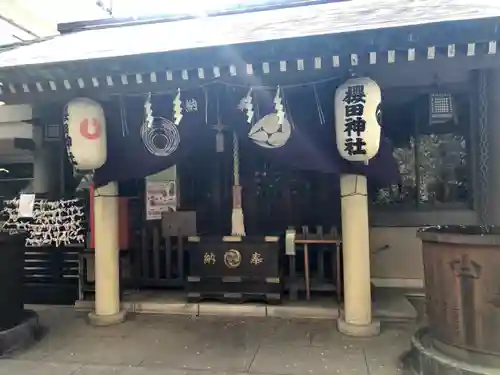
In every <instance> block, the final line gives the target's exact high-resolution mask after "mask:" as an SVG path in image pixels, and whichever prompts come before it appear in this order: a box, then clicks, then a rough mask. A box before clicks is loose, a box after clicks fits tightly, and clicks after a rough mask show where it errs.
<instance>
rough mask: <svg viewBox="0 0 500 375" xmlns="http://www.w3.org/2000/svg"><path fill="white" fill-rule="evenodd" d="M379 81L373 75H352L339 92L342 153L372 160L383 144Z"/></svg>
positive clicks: (337, 129) (337, 118)
mask: <svg viewBox="0 0 500 375" xmlns="http://www.w3.org/2000/svg"><path fill="white" fill-rule="evenodd" d="M381 100H382V94H381V90H380V87H379V85H378V84H377V83H376V82H375V81H373V80H372V79H370V78H367V77H362V78H351V79H349V80H348V81H347V82H345V83H344V84H343V85H341V86H340V87H339V88H338V89H337V91H336V93H335V132H336V138H337V148H338V150H339V153H340V155H341V156H342V157H343V158H344V159H346V160H348V161H351V162H368V161H369V160H370V159H372V158H373V157H374V156H375V155H376V154H377V152H378V149H379V147H380V131H381V129H380V117H381V111H380V103H381Z"/></svg>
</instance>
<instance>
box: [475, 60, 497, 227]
mask: <svg viewBox="0 0 500 375" xmlns="http://www.w3.org/2000/svg"><path fill="white" fill-rule="evenodd" d="M481 73H482V74H485V76H483V77H481V76H480V77H479V79H484V80H485V81H486V82H484V83H483V84H484V85H485V87H486V92H487V103H486V108H484V107H483V108H481V103H479V111H481V110H483V111H485V112H486V115H487V117H486V122H487V131H486V132H487V134H486V137H487V138H486V140H485V141H484V142H483V144H481V134H480V135H479V138H480V140H479V145H478V147H479V155H480V159H481V157H482V158H483V159H484V160H483V161H482V162H483V163H487V180H488V185H487V187H486V192H484V193H486V194H487V199H486V200H485V201H484V203H483V204H484V205H486V207H485V211H486V223H487V224H493V225H500V147H499V145H500V69H494V70H491V71H488V72H481ZM480 84H481V83H480ZM483 116H484V115H483ZM479 117H481V112H480V116H479ZM480 121H481V119H480ZM472 125H473V126H474V125H476V124H472ZM484 143H487V144H486V146H485V145H484ZM483 149H485V150H486V155H482V154H484V153H485V150H483ZM479 163H480V164H481V160H480V162H479ZM476 175H479V176H480V177H479V178H481V165H479V173H478V174H476ZM484 177H485V176H482V178H484Z"/></svg>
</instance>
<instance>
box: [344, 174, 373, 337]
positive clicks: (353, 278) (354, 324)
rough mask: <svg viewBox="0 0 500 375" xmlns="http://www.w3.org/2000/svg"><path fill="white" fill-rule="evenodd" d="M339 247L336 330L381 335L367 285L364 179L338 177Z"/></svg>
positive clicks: (354, 176) (367, 238) (368, 284)
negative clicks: (340, 304)
mask: <svg viewBox="0 0 500 375" xmlns="http://www.w3.org/2000/svg"><path fill="white" fill-rule="evenodd" d="M340 194H341V212H342V248H343V258H344V311H343V314H342V315H341V317H340V319H339V320H338V321H337V322H338V323H337V328H338V330H339V331H340V332H341V333H343V334H345V335H349V336H358V337H369V336H375V335H377V334H379V333H380V323H379V322H375V321H373V319H372V306H371V303H372V302H371V286H370V242H369V233H370V228H369V224H368V196H367V182H366V177H365V176H360V175H352V174H346V175H342V176H341V177H340Z"/></svg>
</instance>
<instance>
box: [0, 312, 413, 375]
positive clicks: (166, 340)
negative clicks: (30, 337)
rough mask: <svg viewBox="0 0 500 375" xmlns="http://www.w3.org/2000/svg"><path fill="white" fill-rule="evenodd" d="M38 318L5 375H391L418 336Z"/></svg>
mask: <svg viewBox="0 0 500 375" xmlns="http://www.w3.org/2000/svg"><path fill="white" fill-rule="evenodd" d="M39 313H40V316H41V320H42V324H43V325H44V326H46V327H47V328H48V331H47V334H46V336H45V337H44V338H43V339H42V340H41V341H40V342H39V343H37V344H36V345H35V346H33V347H32V348H30V349H28V350H26V351H24V352H22V353H17V354H15V355H13V356H12V357H11V358H8V359H2V360H0V375H4V374H5V375H13V374H23V375H30V374H37V375H44V374H47V375H49V374H50V375H87V374H89V375H108V374H125V375H149V374H151V375H153V374H171V375H219V374H227V375H229V374H235V375H236V374H238V375H240V374H248V373H251V374H260V375H307V374H311V375H332V374H353V375H354V374H355V375H358V374H359V375H368V374H369V375H393V374H400V373H401V371H402V370H401V368H400V366H399V358H400V357H401V355H402V354H403V353H404V352H405V351H406V350H408V349H409V347H410V336H411V334H412V333H413V331H414V329H415V326H414V325H413V324H408V323H404V324H403V323H400V324H388V325H386V326H384V327H383V332H382V334H381V335H380V336H379V337H377V338H372V339H353V338H347V337H345V336H342V335H341V334H339V333H338V332H337V331H336V329H335V321H334V320H331V321H330V320H296V319H294V320H285V319H273V318H254V317H241V318H235V317H209V316H206V317H193V316H174V315H172V316H156V315H137V316H132V317H131V319H129V320H128V321H127V322H125V323H123V324H121V325H118V326H113V327H91V326H88V325H87V324H86V323H85V314H84V313H81V312H76V311H74V310H73V309H71V308H46V309H43V310H42V311H39Z"/></svg>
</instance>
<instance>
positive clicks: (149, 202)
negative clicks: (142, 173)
mask: <svg viewBox="0 0 500 375" xmlns="http://www.w3.org/2000/svg"><path fill="white" fill-rule="evenodd" d="M176 210H177V183H176V181H161V182H160V181H148V180H146V220H160V219H161V215H162V212H172V211H176Z"/></svg>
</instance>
